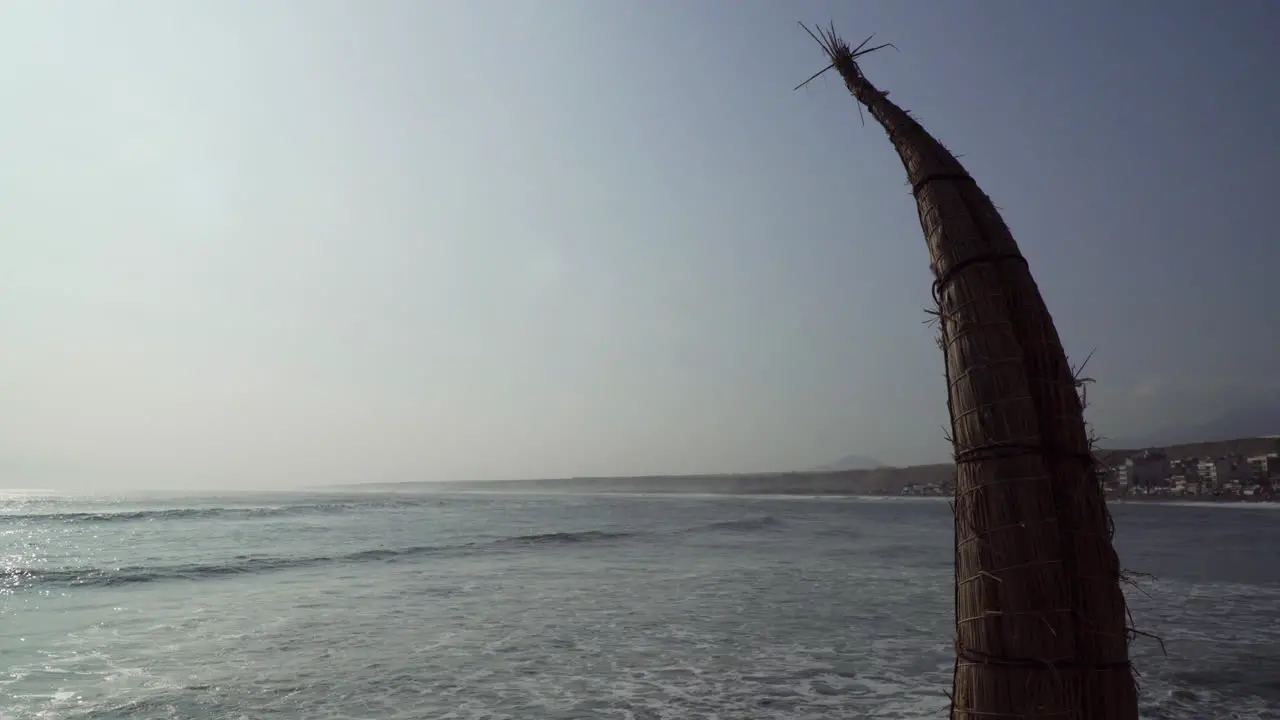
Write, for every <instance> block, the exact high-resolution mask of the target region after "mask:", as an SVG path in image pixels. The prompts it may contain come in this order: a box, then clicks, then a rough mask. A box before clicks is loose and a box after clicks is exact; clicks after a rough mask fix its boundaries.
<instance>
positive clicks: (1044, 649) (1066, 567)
mask: <svg viewBox="0 0 1280 720" xmlns="http://www.w3.org/2000/svg"><path fill="white" fill-rule="evenodd" d="M805 29H806V30H807V31H809V34H810V35H811V36H813V38H814V40H816V41H817V42H818V44H819V45H821V46H822V49H823V51H824V52H825V53H826V55H827V58H828V60H829V61H830V64H829V65H828V66H827V68H826V69H824V70H823V71H821V72H819V73H817V74H816V75H814V77H817V76H818V75H821V74H822V73H823V72H826V70H830V69H833V68H834V69H835V70H836V71H837V72H838V73H840V76H841V77H842V78H843V79H844V83H845V86H846V87H847V88H848V89H849V92H850V93H851V94H852V95H853V97H854V98H855V99H856V100H857V101H858V103H860V104H861V105H862V106H865V107H866V108H867V111H868V112H869V113H870V114H871V117H873V118H875V120H876V121H877V122H879V123H880V125H881V126H883V127H884V129H885V132H887V133H888V134H889V140H890V141H891V142H892V143H893V146H894V148H895V149H896V150H897V152H898V156H899V157H900V158H901V159H902V164H903V165H904V166H905V167H906V171H907V178H908V180H909V181H910V183H911V189H912V193H913V194H914V195H915V199H916V206H917V209H918V212H919V216H920V227H921V229H922V230H923V231H924V238H925V243H926V244H927V245H928V248H929V258H930V261H931V266H932V269H933V273H934V278H935V280H934V283H933V294H934V299H935V301H936V303H937V319H938V321H939V326H940V328H941V330H940V338H939V344H940V345H941V347H942V350H943V363H944V368H945V376H946V381H947V404H948V409H949V410H950V415H951V441H952V444H953V450H954V454H955V463H956V482H955V502H954V505H953V511H954V514H955V568H956V575H955V605H956V664H955V678H954V681H953V688H952V693H951V717H952V718H954V719H955V720H994V719H998V718H1046V719H1047V718H1055V719H1057V718H1076V719H1079V720H1136V718H1137V717H1138V701H1137V686H1136V684H1135V683H1134V678H1133V669H1132V666H1131V665H1130V663H1129V641H1130V639H1131V638H1132V632H1131V631H1130V629H1129V627H1128V623H1127V619H1128V614H1127V611H1126V608H1125V599H1124V594H1123V592H1122V591H1121V587H1120V582H1121V574H1120V563H1119V559H1118V558H1117V556H1116V552H1115V549H1114V547H1113V545H1112V540H1111V538H1112V525H1111V518H1110V515H1109V514H1108V512H1107V507H1106V503H1105V499H1104V497H1103V494H1102V490H1101V487H1100V485H1099V483H1098V482H1097V480H1096V475H1095V467H1094V463H1095V461H1094V458H1093V455H1092V452H1091V447H1090V446H1091V443H1090V440H1089V436H1088V432H1087V430H1086V427H1085V423H1084V415H1083V403H1082V402H1081V398H1080V395H1079V392H1078V382H1077V380H1076V377H1075V374H1074V373H1073V371H1072V369H1071V366H1070V365H1069V364H1068V362H1067V356H1066V353H1065V352H1064V351H1063V349H1062V343H1061V342H1060V341H1059V339H1058V333H1057V331H1056V330H1055V328H1054V325H1053V319H1052V318H1051V317H1050V315H1049V311H1048V309H1047V308H1046V307H1045V303H1044V300H1043V299H1042V298H1041V297H1040V292H1039V290H1038V289H1037V287H1036V283H1035V280H1034V279H1032V277H1031V272H1030V269H1029V267H1028V265H1027V261H1026V259H1025V258H1024V257H1023V256H1022V253H1021V252H1020V251H1019V249H1018V245H1017V243H1016V242H1014V239H1013V236H1012V234H1011V233H1010V232H1009V228H1008V227H1007V226H1006V225H1005V223H1004V220H1003V219H1001V217H1000V214H999V213H998V212H997V211H996V208H995V206H994V205H993V204H992V203H991V200H990V199H989V198H988V197H987V196H986V194H984V193H983V192H982V190H981V188H979V187H978V184H977V183H976V182H974V180H973V178H972V177H970V176H969V174H968V173H967V172H966V171H965V169H964V167H963V166H962V165H961V164H960V163H959V162H958V161H957V160H956V158H955V157H954V156H952V154H951V153H950V152H948V151H947V149H946V148H944V147H943V146H942V144H941V143H939V142H938V141H937V140H935V139H934V138H933V136H931V135H930V134H929V133H928V132H926V131H925V129H924V128H923V127H921V125H920V124H919V123H918V122H916V121H915V120H914V119H913V118H912V117H911V116H910V114H909V113H907V112H906V111H905V110H903V109H902V108H900V107H898V106H897V105H896V104H894V103H892V102H890V101H889V99H888V95H887V93H885V92H883V91H881V90H878V89H877V88H876V87H875V86H874V85H872V84H871V82H870V81H868V80H867V78H866V77H865V76H864V75H863V74H862V71H861V69H860V68H859V65H858V59H859V57H861V56H863V55H865V54H867V53H868V52H871V51H873V50H877V49H879V48H880V47H886V46H884V45H881V46H878V47H873V48H867V47H866V45H867V42H865V41H864V42H863V43H862V45H859V46H858V47H856V48H851V47H850V46H849V44H848V43H846V42H845V41H844V40H842V39H840V38H839V37H838V36H837V35H836V34H835V29H834V27H833V28H830V29H828V30H823V29H817V30H816V31H813V30H809V29H808V28H805ZM812 79H813V78H812V77H811V78H810V79H809V80H812ZM809 80H806V81H805V83H801V87H803V86H804V85H805V84H807V83H808V82H809Z"/></svg>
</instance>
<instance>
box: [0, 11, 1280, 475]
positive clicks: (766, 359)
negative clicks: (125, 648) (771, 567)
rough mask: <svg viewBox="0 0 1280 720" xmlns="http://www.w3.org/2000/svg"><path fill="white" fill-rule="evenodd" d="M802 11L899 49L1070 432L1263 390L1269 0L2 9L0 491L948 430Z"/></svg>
mask: <svg viewBox="0 0 1280 720" xmlns="http://www.w3.org/2000/svg"><path fill="white" fill-rule="evenodd" d="M797 20H805V21H809V22H814V21H817V22H824V23H825V22H827V21H831V20H834V21H835V24H836V27H837V29H839V30H840V31H842V32H843V33H844V34H846V35H847V36H848V37H849V38H850V39H853V40H854V41H855V42H856V41H858V40H860V39H861V36H863V35H865V34H866V33H869V32H871V31H876V32H877V33H878V34H877V38H878V39H880V40H883V41H891V42H893V43H894V44H895V45H897V46H898V48H900V50H901V52H897V53H895V52H892V51H885V52H882V53H879V54H876V55H874V56H871V57H869V58H868V59H867V60H866V62H865V63H864V69H865V71H866V72H867V74H868V75H869V76H870V77H871V78H872V80H873V81H875V82H877V83H878V84H880V85H881V87H883V88H886V89H889V90H892V92H893V98H894V99H895V100H896V101H898V102H899V103H901V104H902V105H904V106H905V107H907V108H909V109H911V110H913V111H914V112H915V113H916V114H917V116H918V117H919V118H921V119H922V121H923V122H924V123H925V125H926V126H927V127H928V128H929V129H930V130H931V131H932V132H933V133H934V134H935V135H937V136H938V137H939V138H940V139H941V140H943V141H944V142H945V143H947V144H948V146H949V147H950V148H952V149H953V150H954V151H956V152H958V153H963V154H964V155H965V157H964V158H963V162H965V163H966V164H967V166H968V167H969V169H970V170H971V171H972V172H973V173H974V175H975V176H976V177H977V178H978V180H979V182H980V183H981V184H982V185H983V187H984V188H985V189H986V190H987V192H988V193H989V194H990V195H991V196H992V197H993V198H994V199H995V201H996V204H997V205H998V206H1000V207H1001V208H1002V209H1003V210H1004V212H1005V218H1006V220H1007V221H1008V222H1009V224H1010V226H1011V227H1012V228H1013V230H1014V233H1015V235H1016V237H1017V238H1018V240H1019V242H1020V243H1021V245H1022V248H1023V250H1024V252H1025V253H1026V255H1027V256H1028V258H1029V259H1030V262H1031V266H1032V271H1033V272H1034V273H1035V275H1036V278H1037V280H1038V281H1039V284H1040V287H1041V289H1042V291H1043V293H1044V294H1045V296H1046V298H1047V300H1048V302H1049V305H1050V308H1051V310H1052V311H1053V313H1054V316H1055V318H1056V320H1057V323H1058V327H1059V329H1060V331H1061V333H1062V335H1063V338H1064V341H1065V342H1066V344H1067V348H1068V352H1069V353H1070V354H1072V356H1073V357H1075V358H1077V359H1081V358H1083V356H1084V355H1086V354H1087V353H1088V352H1089V351H1090V350H1091V349H1093V348H1095V347H1096V348H1097V354H1096V355H1095V356H1094V359H1093V361H1092V362H1091V364H1090V370H1091V373H1090V374H1091V375H1093V376H1094V377H1096V378H1097V380H1098V384H1097V385H1096V386H1095V387H1094V388H1093V389H1092V390H1091V391H1090V400H1091V401H1092V402H1093V403H1094V407H1093V408H1092V410H1091V413H1092V414H1091V418H1092V419H1093V420H1094V421H1095V423H1096V424H1097V425H1098V426H1099V428H1100V429H1101V430H1102V431H1103V432H1105V433H1108V434H1111V435H1126V434H1132V433H1140V432H1145V431H1149V430H1153V429H1156V428H1158V427H1160V426H1163V425H1167V424H1170V423H1175V422H1183V421H1194V420H1195V419H1196V418H1197V417H1199V416H1201V415H1203V414H1205V413H1210V414H1211V413H1213V412H1217V411H1219V410H1221V409H1222V408H1224V407H1226V406H1228V405H1230V404H1232V403H1237V402H1241V401H1243V400H1246V399H1247V398H1249V397H1250V395H1251V394H1255V393H1258V392H1261V391H1264V390H1272V389H1275V388H1276V386H1277V385H1278V384H1280V373H1278V372H1277V370H1276V368H1278V367H1280V319H1278V317H1280V309H1278V308H1280V299H1277V297H1278V296H1277V291H1278V288H1280V237H1278V236H1277V230H1276V223H1275V220H1274V218H1275V205H1276V202H1277V201H1276V199H1275V187H1276V168H1277V167H1280V130H1277V127H1278V126H1277V120H1276V118H1277V117H1278V116H1280V83H1277V82H1276V81H1275V77H1274V76H1275V68H1276V65H1277V62H1278V61H1280V50H1277V49H1275V48H1277V47H1280V46H1277V45H1276V43H1275V34H1276V30H1277V29H1280V3H1276V2H1274V1H1273V0H1259V1H1257V2H1245V1H1244V0H1233V2H1230V3H1209V2H1171V1H1167V0H1159V1H1156V0H1152V1H1150V2H1127V3H1112V2H1097V3H1086V2H1072V3H1047V2H1024V1H1019V0H1008V1H1000V2H996V1H990V2H988V1H980V2H968V3H953V2H924V1H921V2H896V1H894V2H882V3H873V2H831V3H812V2H810V3H801V2H790V3H784V2H771V1H769V0H759V1H757V2H728V1H725V2H710V1H700V2H690V1H688V0H681V1H676V0H673V1H670V2H652V1H646V2H627V3H624V2H609V1H606V0H591V1H587V0H584V1H583V2H571V1H569V0H538V1H536V2H534V1H517V0H510V1H508V2H478V1H475V0H472V1H469V2H449V3H446V2H429V1H427V0H412V1H410V0H406V1H404V2H395V1H393V0H376V1H373V0H369V1H366V2H355V1H354V0H350V1H347V2H324V1H321V0H297V1H295V2H286V1H285V0H273V1H272V2H260V1H249V0H246V1H244V2H233V1H231V0H208V1H206V2H180V1H174V0H163V1H162V0H156V1H154V2H124V1H122V2H113V3H80V2H70V1H69V0H68V1H63V2H55V1H52V0H50V1H47V2H28V3H8V4H6V5H5V6H4V8H3V10H0V87H3V88H4V92H3V93H0V137H2V138H3V140H2V141H0V142H2V143H3V149H2V151H0V473H2V474H0V485H9V486H15V485H16V486H32V485H35V486H59V485H66V484H76V485H82V486H90V487H95V488H110V487H119V486H124V485H152V486H169V487H196V486H225V487H245V486H257V487H265V486H281V485H299V484H307V483H332V482H347V481H351V482H356V481H365V480H370V481H372V480H415V479H422V480H445V479H471V478H500V477H525V476H558V475H586V474H637V473H669V472H670V473H674V472H703V471H716V472H718V471H739V470H759V469H794V468H804V467H810V466H814V465H817V464H822V463H826V462H830V461H832V460H834V459H836V458H838V457H840V456H842V455H845V454H848V453H853V452H857V453H864V454H868V455H872V456H874V457H876V458H877V459H879V460H881V461H882V462H887V463H898V464H905V463H913V462H929V461H939V460H943V459H945V458H946V457H947V454H948V450H949V447H948V445H947V444H946V442H945V441H944V439H943V433H942V426H943V424H944V422H945V420H946V410H945V395H944V387H943V385H944V383H943V380H942V378H941V369H942V360H941V356H940V354H939V352H938V350H937V349H936V347H935V346H934V344H933V339H932V330H931V329H930V328H928V327H926V326H925V325H924V324H923V322H922V321H923V320H924V319H925V314H924V312H923V308H924V307H925V306H926V305H927V304H928V303H929V282H930V275H929V272H928V258H927V255H926V252H925V246H924V242H923V240H922V238H921V234H920V229H919V226H918V223H917V220H916V214H915V208H914V204H913V201H912V199H911V196H910V194H909V193H908V189H907V187H906V186H905V184H904V173H903V170H902V167H901V165H900V164H899V162H898V160H897V158H896V156H895V155H894V154H893V152H892V149H891V146H890V144H889V142H888V141H887V139H886V138H885V136H884V133H883V131H881V130H880V129H879V128H878V127H876V126H874V125H868V126H867V127H865V128H864V127H862V126H861V125H859V122H858V114H857V111H856V109H855V106H854V103H853V101H852V99H851V98H849V97H848V95H847V94H846V93H845V91H844V89H843V87H842V86H841V85H840V84H839V82H838V80H837V79H836V78H834V77H833V78H830V79H827V80H826V81H818V82H815V83H813V84H812V85H811V86H810V87H809V88H808V89H806V90H803V91H800V92H792V87H793V86H795V85H796V83H798V82H799V81H801V80H803V79H804V78H805V77H807V76H808V75H809V74H811V73H812V72H813V71H815V70H817V69H818V68H820V67H821V65H822V63H823V58H822V55H821V52H820V50H819V49H818V48H817V47H816V46H815V45H814V44H813V42H812V41H811V40H810V39H809V38H808V36H806V35H805V34H804V32H803V31H802V30H800V28H798V27H797V25H796V21H797ZM1268 48H1271V49H1268ZM1268 198H1270V199H1268Z"/></svg>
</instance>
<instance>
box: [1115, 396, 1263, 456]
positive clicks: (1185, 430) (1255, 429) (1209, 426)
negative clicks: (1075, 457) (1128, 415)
mask: <svg viewBox="0 0 1280 720" xmlns="http://www.w3.org/2000/svg"><path fill="white" fill-rule="evenodd" d="M1271 435H1280V395H1273V396H1269V397H1263V398H1261V399H1259V400H1258V401H1256V402H1254V403H1251V404H1249V405H1246V406H1241V407H1237V408H1233V409H1232V410H1230V411H1228V412H1226V413H1224V414H1222V415H1220V416H1218V417H1216V418H1214V419H1212V420H1209V421H1208V422H1205V423H1200V424H1187V425H1175V426H1172V427H1167V428H1165V429H1163V430H1160V431H1158V432H1154V433H1151V434H1149V435H1145V436H1142V437H1135V438H1116V439H1114V440H1111V439H1108V440H1106V441H1104V442H1103V443H1102V444H1103V445H1104V446H1106V447H1109V448H1130V449H1137V448H1145V447H1167V446H1170V445H1182V444H1187V443H1203V442H1220V441H1223V440H1235V439H1237V438H1254V437H1267V436H1271Z"/></svg>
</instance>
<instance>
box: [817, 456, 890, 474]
mask: <svg viewBox="0 0 1280 720" xmlns="http://www.w3.org/2000/svg"><path fill="white" fill-rule="evenodd" d="M882 467H887V466H886V465H884V464H883V463H881V462H880V461H878V460H876V459H875V458H869V457H867V456H866V455H848V456H845V457H842V458H840V459H839V460H837V461H835V462H833V463H831V464H830V465H823V466H822V467H816V468H814V469H813V472H843V471H845V470H878V469H880V468H882Z"/></svg>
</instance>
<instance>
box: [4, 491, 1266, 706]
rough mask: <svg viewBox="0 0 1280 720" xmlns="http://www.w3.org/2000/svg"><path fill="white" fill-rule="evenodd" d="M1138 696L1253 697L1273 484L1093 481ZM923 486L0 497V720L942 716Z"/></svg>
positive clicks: (1243, 700) (1242, 701)
mask: <svg viewBox="0 0 1280 720" xmlns="http://www.w3.org/2000/svg"><path fill="white" fill-rule="evenodd" d="M1113 512H1114V515H1115V518H1116V524H1117V543H1118V547H1119V550H1120V552H1121V556H1122V558H1123V562H1124V565H1125V566H1126V567H1127V568H1129V569H1131V570H1134V571H1138V572H1143V573H1149V574H1150V577H1141V578H1138V580H1137V583H1138V587H1137V588H1133V589H1131V590H1130V592H1129V595H1130V601H1131V605H1132V610H1133V615H1134V619H1135V621H1136V622H1137V625H1138V626H1139V628H1140V629H1142V630H1144V631H1146V632H1149V633H1152V634H1154V635H1158V636H1160V637H1161V638H1162V639H1163V643H1164V650H1163V651H1162V649H1161V646H1160V644H1159V643H1158V642H1156V641H1155V640H1152V639H1148V638H1139V639H1138V640H1137V641H1136V642H1135V644H1134V657H1135V662H1136V665H1137V667H1138V669H1139V671H1140V672H1141V674H1142V676H1141V678H1140V682H1141V685H1142V705H1143V715H1144V717H1148V718H1193V717H1194V718H1280V511H1277V509H1276V507H1275V506H1271V507H1266V508H1264V507H1260V506H1253V507H1240V506H1216V507H1194V506H1175V505H1151V504H1127V505H1126V504H1121V505H1115V506H1114V507H1113ZM951 558H952V530H951V516H950V512H949V510H948V507H947V504H946V503H945V502H941V501H936V500H930V499H894V498H890V499H856V498H829V497H827V498H777V497H740V496H719V497H712V496H637V495H607V494H606V495H555V494H538V495H533V494H530V495H523V494H505V495H496V494H482V493H475V494H447V495H436V494H413V495H410V494H342V495H336V494H324V495H320V494H270V495H268V494H242V495H225V496H216V497H214V496H209V497H185V498H179V497H174V496H152V497H113V498H76V497H55V496H33V495H23V494H14V493H9V494H8V495H3V494H0V718H3V719H4V720H16V719H18V718H46V719H54V718H103V719H106V718H192V719H204V718H250V719H256V718H305V719H307V720H327V719H330V718H379V719H382V718H387V719H390V718H466V719H474V720H480V719H481V718H486V719H491V720H499V719H502V718H512V719H518V720H535V719H539V718H565V719H568V718H584V719H585V718H619V719H622V718H627V719H636V720H640V719H656V718H718V719H722V720H725V719H729V718H756V719H760V718H765V719H767V718H788V719H789V720H802V719H808V718H858V717H868V718H943V717H945V715H946V709H947V699H946V697H945V695H944V694H943V693H944V691H945V690H948V689H949V686H950V681H951V667H952V637H953V615H952V599H953V594H952V560H951Z"/></svg>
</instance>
